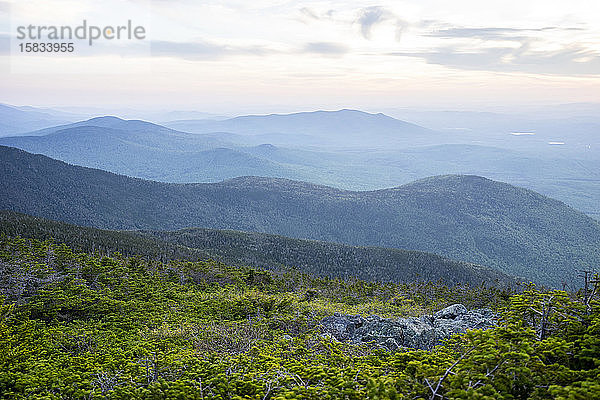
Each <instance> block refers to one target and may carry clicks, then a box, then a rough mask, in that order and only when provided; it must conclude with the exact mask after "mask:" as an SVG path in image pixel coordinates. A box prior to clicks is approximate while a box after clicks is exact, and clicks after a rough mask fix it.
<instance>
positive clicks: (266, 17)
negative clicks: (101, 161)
mask: <svg viewBox="0 0 600 400" xmlns="http://www.w3.org/2000/svg"><path fill="white" fill-rule="evenodd" d="M0 15H2V24H1V25H0V35H1V36H0V44H1V45H2V48H1V50H2V52H1V53H0V54H1V55H0V59H1V61H2V67H0V68H1V69H0V74H2V80H1V83H0V90H2V93H3V98H2V99H0V102H6V103H17V104H39V105H73V104H84V105H90V106H92V105H107V104H118V105H127V106H137V107H139V106H147V107H163V106H166V105H168V106H169V107H186V108H187V109H198V110H203V111H212V112H231V111H233V110H236V111H237V110H239V111H243V110H244V111H263V110H264V111H293V110H300V109H305V110H307V109H315V108H326V109H334V108H341V107H353V108H363V109H370V110H376V109H377V108H389V107H411V106H415V107H445V108H454V109H461V108H471V109H474V108H478V107H485V106H487V105H493V104H513V105H516V106H518V105H519V104H532V103H539V104H543V103H548V104H549V103H568V102H600V2H591V1H588V0H585V1H582V0H572V1H569V2H555V1H547V0H545V1H541V0H529V1H522V0H519V1H514V0H508V1H506V0H504V1H487V2H481V1H474V0H457V1H453V2H447V1H441V0H419V1H416V0H415V1H397V0H394V1H375V2H374V1H337V0H329V1H328V0H319V1H276V0H275V1H266V0H258V1H251V2H250V1H246V0H244V1H242V0H232V1H227V0H225V1H213V0H207V1H202V2H198V1H193V0H168V1H167V0H154V1H145V0H111V1H109V2H98V1H91V0H85V1H83V0H78V1H75V0H53V1H47V0H18V1H17V0H11V1H8V2H6V1H5V2H0ZM82 18H87V19H88V20H89V21H90V22H91V23H95V24H97V25H106V24H119V23H122V21H126V20H128V19H131V20H132V21H133V22H134V23H141V24H143V25H144V26H146V30H147V32H148V41H147V42H145V45H147V46H146V47H144V46H140V43H119V46H120V48H119V51H116V50H115V47H111V45H112V43H100V44H98V46H97V47H95V48H94V51H93V52H92V51H87V52H86V54H85V57H84V56H83V55H80V56H77V54H76V55H75V56H73V55H71V56H69V55H57V54H54V55H40V56H37V57H32V58H30V59H29V60H28V64H27V65H28V66H29V70H27V71H25V70H24V69H25V68H21V69H18V70H16V71H15V69H14V62H15V59H14V58H15V57H17V56H18V55H15V54H13V55H12V56H11V55H10V52H9V51H7V48H8V45H9V43H10V38H11V36H14V35H15V31H14V28H15V26H16V25H18V24H29V23H31V24H55V25H58V24H71V25H76V24H79V23H80V22H81V19H82ZM95 46H96V45H95ZM123 46H128V47H127V51H126V52H125V53H124V52H123V48H122V47H123ZM148 49H149V51H148ZM88 50H89V49H88ZM11 59H12V62H13V68H12V69H11V67H10V65H11ZM75 69H79V70H80V72H82V73H76V71H75ZM115 72H116V73H115Z"/></svg>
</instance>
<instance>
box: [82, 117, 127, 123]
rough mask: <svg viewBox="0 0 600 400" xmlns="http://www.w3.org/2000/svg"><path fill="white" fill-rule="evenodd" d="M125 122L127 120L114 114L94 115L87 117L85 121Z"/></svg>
mask: <svg viewBox="0 0 600 400" xmlns="http://www.w3.org/2000/svg"><path fill="white" fill-rule="evenodd" d="M109 121H110V122H117V121H118V122H127V120H125V119H123V118H119V117H116V116H114V115H105V116H100V117H94V118H90V119H88V120H87V121H86V122H109Z"/></svg>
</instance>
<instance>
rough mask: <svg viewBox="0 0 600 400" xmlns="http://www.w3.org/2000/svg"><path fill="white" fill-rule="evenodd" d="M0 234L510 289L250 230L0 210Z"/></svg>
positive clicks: (399, 257)
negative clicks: (165, 226)
mask: <svg viewBox="0 0 600 400" xmlns="http://www.w3.org/2000/svg"><path fill="white" fill-rule="evenodd" d="M0 233H3V234H6V235H8V236H16V235H20V236H22V237H27V238H34V239H39V240H49V239H52V240H55V241H58V242H61V243H67V244H68V245H70V246H73V247H74V248H76V249H79V250H82V251H96V252H99V253H100V254H103V255H111V254H113V253H115V252H119V253H121V254H124V255H141V256H144V257H146V258H148V259H151V260H162V261H166V260H177V259H184V260H188V261H197V260H208V259H214V260H219V261H225V262H227V263H228V264H232V265H239V266H253V267H257V268H261V269H269V270H288V269H290V268H292V269H295V270H297V271H300V272H303V273H312V274H315V275H319V276H328V277H334V278H359V279H363V280H365V281H381V282H428V281H432V282H441V283H445V284H449V285H454V284H471V285H479V284H484V285H488V286H500V287H511V286H514V285H515V284H516V283H518V282H519V281H518V280H517V279H516V278H514V277H509V276H506V275H505V274H503V273H501V272H499V271H497V270H494V269H491V268H487V267H483V266H480V265H475V264H469V263H465V262H460V261H452V260H449V259H445V258H443V257H440V256H437V255H435V254H429V253H424V252H419V251H407V250H397V249H384V248H376V247H354V246H347V245H340V244H336V243H326V242H318V241H313V240H298V239H290V238H286V237H283V236H276V235H268V234H263V233H254V232H238V231H223V230H215V229H199V228H196V229H186V230H182V231H177V232H166V231H144V232H138V231H107V230H101V229H94V228H87V227H81V226H76V225H71V224H67V223H64V222H58V221H51V220H47V219H44V218H37V217H31V216H28V215H24V214H19V213H15V212H12V211H0Z"/></svg>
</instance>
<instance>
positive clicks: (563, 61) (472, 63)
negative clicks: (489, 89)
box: [389, 41, 600, 75]
mask: <svg viewBox="0 0 600 400" xmlns="http://www.w3.org/2000/svg"><path fill="white" fill-rule="evenodd" d="M389 54H390V55H394V56H404V57H417V58H422V59H423V60H425V61H426V62H427V63H429V64H438V65H444V66H447V67H452V68H458V69H465V70H482V71H496V72H525V73H535V74H552V75H600V54H599V53H598V52H596V51H593V50H589V49H587V48H584V47H583V46H581V45H577V44H572V45H568V46H563V47H562V48H561V49H558V50H555V51H539V50H532V49H531V46H530V42H529V41H526V42H524V43H523V44H522V45H521V46H520V47H518V48H514V47H492V48H483V49H475V50H463V49H460V48H458V47H456V46H447V47H440V48H437V49H434V50H431V51H425V52H415V53H408V52H397V53H389Z"/></svg>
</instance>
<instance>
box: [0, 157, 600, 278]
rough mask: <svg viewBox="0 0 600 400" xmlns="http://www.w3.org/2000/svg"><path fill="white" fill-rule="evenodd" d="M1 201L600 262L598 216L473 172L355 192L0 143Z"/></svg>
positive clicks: (35, 209)
mask: <svg viewBox="0 0 600 400" xmlns="http://www.w3.org/2000/svg"><path fill="white" fill-rule="evenodd" d="M0 160H1V165H0V176H1V179H2V181H1V182H0V208H3V209H10V210H14V211H18V212H23V213H27V214H31V215H35V216H42V217H46V218H50V219H56V220H62V221H66V222H70V223H75V224H80V225H86V226H94V227H99V228H112V229H150V230H156V229H168V230H172V229H180V228H187V227H195V226H196V227H205V228H219V229H236V230H245V231H256V232H268V233H275V234H280V235H284V236H289V237H296V238H309V239H318V240H325V241H331V242H340V243H346V244H352V245H372V246H382V247H392V248H401V249H412V250H423V251H429V252H433V253H436V254H440V255H442V256H446V257H449V258H452V259H456V260H462V261H468V262H473V263H477V264H482V265H486V266H490V267H495V268H498V269H500V270H502V271H503V272H505V273H509V274H513V275H518V276H524V277H526V278H529V279H535V280H536V281H538V282H541V283H545V284H550V285H555V286H560V284H561V283H562V281H563V280H565V281H567V282H569V283H572V282H573V281H574V279H575V276H576V275H577V272H576V269H577V268H579V267H582V266H588V265H597V264H598V263H599V262H600V224H599V223H598V222H597V221H595V220H593V219H591V218H589V217H587V216H585V215H584V214H582V213H580V212H578V211H576V210H574V209H572V208H569V207H567V206H566V205H565V204H563V203H561V202H559V201H556V200H552V199H549V198H547V197H544V196H542V195H539V194H537V193H534V192H532V191H529V190H525V189H521V188H517V187H514V186H510V185H507V184H504V183H499V182H494V181H491V180H488V179H485V178H481V177H477V176H455V175H450V176H438V177H433V178H429V179H425V180H420V181H417V182H413V183H411V184H408V185H404V186H400V187H397V188H393V189H386V190H378V191H370V192H352V191H344V190H339V189H335V188H331V187H325V186H318V185H313V184H308V183H303V182H296V181H289V180H282V179H271V178H252V177H247V178H238V179H233V180H229V181H225V182H221V183H213V184H185V185H177V184H167V183H158V182H150V181H144V180H140V179H133V178H128V177H124V176H119V175H115V174H111V173H108V172H104V171H100V170H94V169H89V168H82V167H77V166H71V165H67V164H65V163H62V162H59V161H56V160H52V159H50V158H47V157H45V156H40V155H32V154H28V153H25V152H23V151H19V150H15V149H12V148H7V147H2V148H1V150H0Z"/></svg>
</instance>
